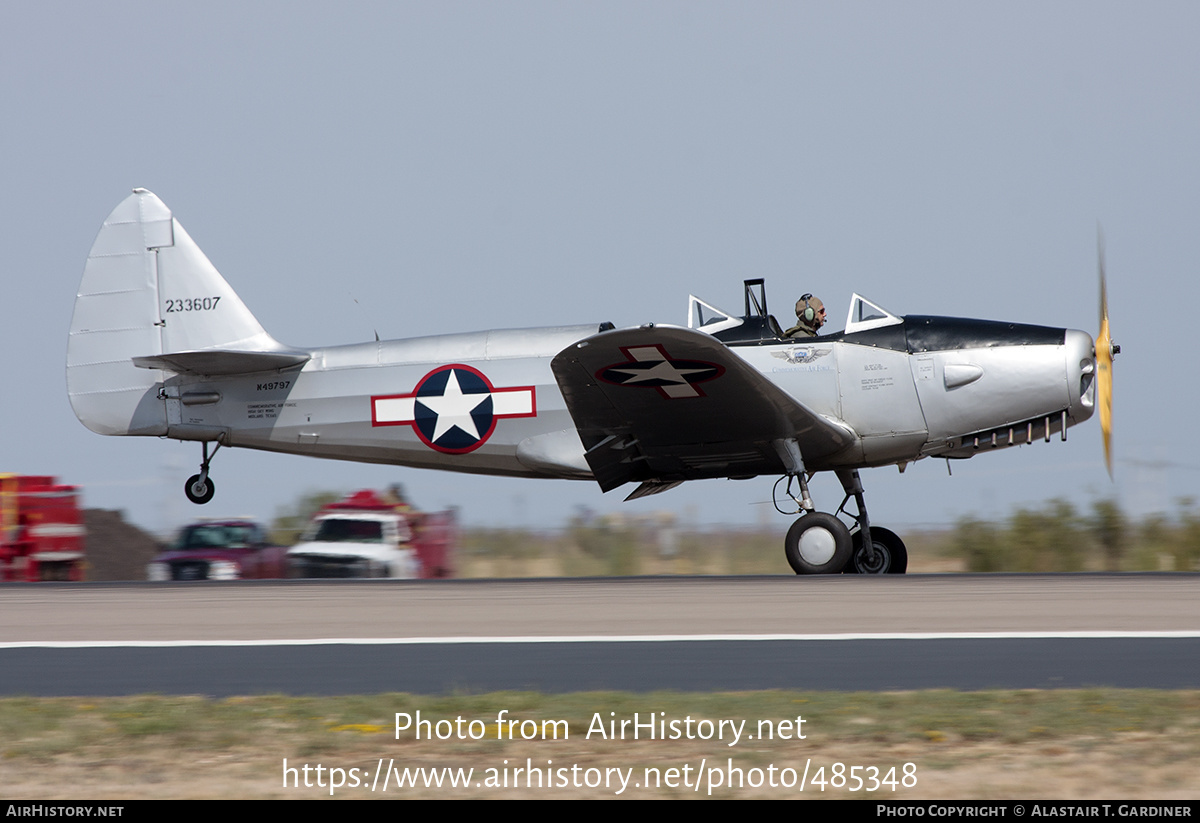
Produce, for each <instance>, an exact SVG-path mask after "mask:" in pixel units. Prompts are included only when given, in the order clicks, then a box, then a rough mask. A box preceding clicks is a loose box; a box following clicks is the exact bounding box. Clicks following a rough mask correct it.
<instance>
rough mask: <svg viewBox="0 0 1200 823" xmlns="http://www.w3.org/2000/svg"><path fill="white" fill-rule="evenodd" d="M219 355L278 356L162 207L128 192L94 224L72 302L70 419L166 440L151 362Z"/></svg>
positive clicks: (150, 197) (141, 193)
mask: <svg viewBox="0 0 1200 823" xmlns="http://www.w3.org/2000/svg"><path fill="white" fill-rule="evenodd" d="M229 351H236V352H240V353H254V352H287V351H288V350H287V349H286V348H285V347H283V346H281V345H280V344H279V343H277V342H276V341H275V340H274V339H273V338H272V337H271V336H270V335H269V334H267V333H266V331H265V330H264V329H263V327H262V326H261V325H260V324H259V322H258V321H257V320H256V319H255V318H254V315H252V314H251V313H250V310H249V309H248V308H246V305H245V304H244V303H242V301H241V300H240V299H239V298H238V296H237V294H236V293H234V291H233V289H232V288H230V287H229V284H228V283H226V282H225V278H223V277H221V275H220V273H219V272H218V271H217V270H216V268H215V267H214V266H213V264H212V263H211V262H209V260H208V258H207V257H205V256H204V252H202V251H200V248H199V247H198V246H197V245H196V244H195V242H194V241H193V240H192V238H191V237H189V236H188V234H187V232H185V231H184V230H183V227H182V226H181V225H179V221H177V220H175V219H174V217H172V216H171V210H170V209H168V208H167V206H166V205H165V204H164V203H163V202H162V201H161V200H159V199H158V197H156V196H155V195H154V194H152V193H151V192H149V191H146V190H145V189H134V192H133V194H131V195H130V196H129V197H127V198H125V200H124V201H122V202H121V204H120V205H118V206H117V207H116V208H115V209H113V211H112V214H110V215H109V216H108V218H107V219H106V220H105V221H104V225H103V226H101V228H100V233H99V234H98V235H97V236H96V242H95V243H93V244H92V250H91V252H90V253H89V254H88V259H87V264H86V265H85V266H84V269H83V279H82V280H81V281H80V284H79V292H78V294H77V295H76V297H75V312H74V315H73V316H72V318H71V333H70V337H69V339H68V342H67V393H68V395H69V396H70V399H71V406H72V408H73V409H74V410H75V415H76V417H78V418H79V420H80V422H82V423H83V424H84V425H85V426H87V427H88V428H89V429H91V430H92V431H95V432H98V433H100V434H145V435H163V434H166V433H167V416H166V407H165V405H164V403H163V400H162V399H161V398H160V397H159V389H160V387H161V384H162V380H163V374H162V372H161V371H159V370H158V369H162V368H168V369H170V368H171V366H169V365H163V363H164V361H162V359H161V358H159V356H160V355H171V354H178V353H193V352H209V353H212V352H229ZM134 358H138V359H139V360H140V361H141V366H142V367H140V368H139V367H138V365H135V363H134ZM147 363H151V364H153V365H152V366H151V367H147ZM174 370H176V371H181V370H183V369H178V368H175V369H174Z"/></svg>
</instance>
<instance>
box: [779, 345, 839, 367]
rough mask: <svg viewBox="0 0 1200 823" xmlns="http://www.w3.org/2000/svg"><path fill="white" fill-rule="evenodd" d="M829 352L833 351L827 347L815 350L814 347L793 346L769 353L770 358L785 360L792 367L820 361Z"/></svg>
mask: <svg viewBox="0 0 1200 823" xmlns="http://www.w3.org/2000/svg"><path fill="white" fill-rule="evenodd" d="M831 351H833V349H831V348H829V347H828V346H825V347H823V348H817V347H816V346H793V347H792V348H790V349H784V350H783V351H773V352H771V356H772V357H778V358H779V359H780V360H786V361H787V362H789V363H791V364H792V365H793V366H798V365H801V364H803V363H812V362H814V361H817V360H820V359H821V358H822V357H824V356H825V355H827V354H829V352H831Z"/></svg>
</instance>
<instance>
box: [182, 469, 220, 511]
mask: <svg viewBox="0 0 1200 823" xmlns="http://www.w3.org/2000/svg"><path fill="white" fill-rule="evenodd" d="M183 493H184V494H186V495H187V499H188V500H191V501H192V502H193V503H195V504H196V505H198V506H202V505H204V504H205V503H207V502H208V501H209V500H212V499H213V495H214V494H216V493H217V487H216V486H214V485H213V481H212V478H211V477H207V478H201V477H200V475H198V474H193V475H192V476H191V477H189V478H188V480H187V482H186V483H184V484H183Z"/></svg>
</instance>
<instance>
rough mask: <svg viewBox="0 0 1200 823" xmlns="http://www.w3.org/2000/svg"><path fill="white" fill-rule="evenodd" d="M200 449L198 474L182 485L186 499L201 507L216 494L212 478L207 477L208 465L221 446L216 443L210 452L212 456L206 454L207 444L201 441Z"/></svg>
mask: <svg viewBox="0 0 1200 823" xmlns="http://www.w3.org/2000/svg"><path fill="white" fill-rule="evenodd" d="M200 447H201V448H202V449H203V459H202V460H201V461H200V473H199V474H193V475H192V476H191V477H189V478H188V479H187V482H186V483H184V484H183V493H184V494H186V495H187V499H188V500H191V501H192V502H193V503H195V504H196V505H203V504H205V503H207V502H208V501H209V500H212V499H213V495H214V494H216V492H217V487H216V486H215V485H214V484H213V481H212V478H210V477H209V476H208V464H209V463H211V462H212V459H213V458H214V457H216V456H217V452H218V451H220V449H221V444H220V443H218V444H217V445H216V447H215V448H214V449H213V450H212V454H209V453H208V443H207V442H206V441H201V443H200Z"/></svg>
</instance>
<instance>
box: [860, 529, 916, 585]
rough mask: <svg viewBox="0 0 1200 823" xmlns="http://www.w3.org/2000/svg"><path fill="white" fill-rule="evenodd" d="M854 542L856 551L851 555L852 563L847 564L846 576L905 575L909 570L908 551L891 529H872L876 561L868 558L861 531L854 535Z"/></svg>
mask: <svg viewBox="0 0 1200 823" xmlns="http://www.w3.org/2000/svg"><path fill="white" fill-rule="evenodd" d="M853 541H854V551H853V553H852V554H851V555H850V562H848V563H847V564H846V568H845V573H846V574H904V572H905V570H907V569H908V549H906V548H904V541H903V540H901V539H900V538H899V537H898V536H897V535H896V533H895V532H894V531H892V530H891V529H885V528H883V527H881V526H872V527H871V543H873V544H874V547H875V557H874V559H871V558H869V557H868V556H867V547H866V546H865V545H863V537H862V532H861V531H857V532H855V533H854V535H853Z"/></svg>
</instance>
